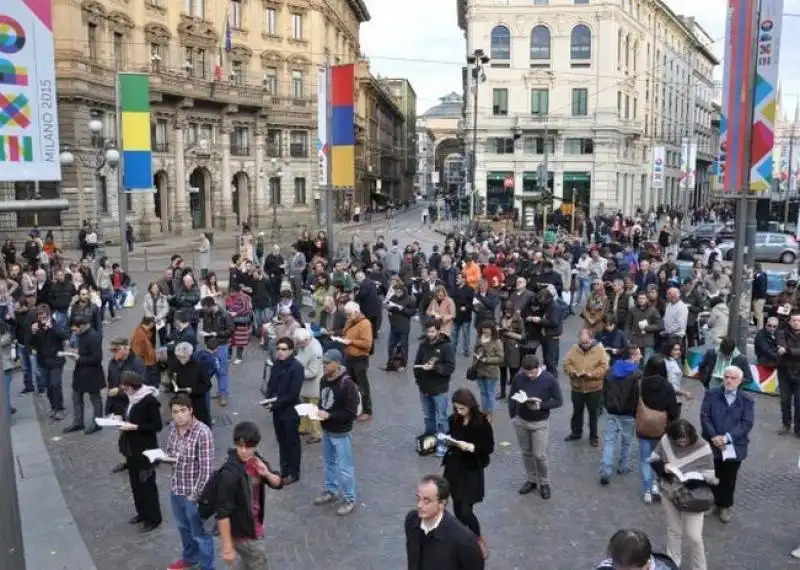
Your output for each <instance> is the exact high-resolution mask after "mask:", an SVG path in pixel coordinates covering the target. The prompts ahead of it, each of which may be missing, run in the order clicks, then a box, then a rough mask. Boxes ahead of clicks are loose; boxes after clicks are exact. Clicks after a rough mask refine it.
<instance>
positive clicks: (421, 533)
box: [405, 475, 485, 570]
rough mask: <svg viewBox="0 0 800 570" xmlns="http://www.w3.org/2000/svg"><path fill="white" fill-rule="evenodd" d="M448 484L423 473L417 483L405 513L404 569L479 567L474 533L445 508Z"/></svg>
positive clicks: (475, 569) (480, 556)
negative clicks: (414, 501)
mask: <svg viewBox="0 0 800 570" xmlns="http://www.w3.org/2000/svg"><path fill="white" fill-rule="evenodd" d="M449 498H450V485H449V484H448V483H447V480H446V479H445V478H444V477H442V476H440V475H426V476H425V477H423V478H422V481H421V482H420V484H419V485H417V508H416V510H413V511H411V512H409V513H408V515H406V521H405V534H406V555H407V557H408V570H483V568H484V565H485V562H484V557H483V554H482V553H481V548H480V546H479V545H478V541H477V539H476V537H475V533H473V532H472V531H471V530H469V529H468V528H467V527H465V526H464V525H463V524H461V523H460V522H459V521H458V519H456V517H455V516H453V515H451V514H450V513H449V512H447V508H446V507H447V501H448V499H449Z"/></svg>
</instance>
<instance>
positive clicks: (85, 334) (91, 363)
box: [64, 317, 106, 435]
mask: <svg viewBox="0 0 800 570" xmlns="http://www.w3.org/2000/svg"><path fill="white" fill-rule="evenodd" d="M72 330H73V332H75V335H76V337H77V339H78V353H77V354H75V353H71V352H68V353H66V354H69V355H70V357H72V358H75V370H74V372H73V373H72V408H73V411H72V425H71V426H68V427H66V428H64V433H73V432H76V431H80V430H84V429H85V433H86V434H87V435H89V434H93V433H96V432H98V431H100V426H98V425H97V423H96V422H95V420H96V419H97V418H101V417H103V398H102V397H101V396H100V390H102V389H103V388H105V387H106V378H105V374H103V340H102V338H101V337H100V333H98V332H97V331H95V330H94V329H92V326H91V325H90V324H89V321H87V320H86V319H84V318H82V317H76V318H74V319H73V320H72ZM84 394H89V401H90V402H91V403H92V422H91V424H89V426H88V427H85V424H84V411H83V395H84Z"/></svg>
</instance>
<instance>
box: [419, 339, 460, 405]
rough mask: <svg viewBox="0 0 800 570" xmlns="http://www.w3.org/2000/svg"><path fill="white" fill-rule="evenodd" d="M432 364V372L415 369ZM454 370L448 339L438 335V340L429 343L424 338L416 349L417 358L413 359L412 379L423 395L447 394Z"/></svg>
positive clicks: (453, 355) (452, 352) (453, 352)
mask: <svg viewBox="0 0 800 570" xmlns="http://www.w3.org/2000/svg"><path fill="white" fill-rule="evenodd" d="M428 363H432V364H433V369H432V370H424V369H422V368H417V366H419V365H423V364H428ZM455 369H456V357H455V350H454V349H453V343H452V342H450V337H448V336H447V335H444V334H443V335H439V338H438V339H436V340H435V341H434V342H431V341H430V340H428V339H427V337H424V338H423V339H422V340H421V341H420V343H419V348H417V356H416V358H415V359H414V378H415V379H416V381H417V387H418V388H419V391H420V392H422V393H423V394H427V395H430V396H435V395H438V394H447V391H448V388H449V386H450V376H452V374H453V371H454V370H455Z"/></svg>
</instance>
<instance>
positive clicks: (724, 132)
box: [714, 0, 733, 192]
mask: <svg viewBox="0 0 800 570" xmlns="http://www.w3.org/2000/svg"><path fill="white" fill-rule="evenodd" d="M731 1H732V0H729V2H728V13H727V16H726V18H725V51H724V55H723V59H722V61H723V62H724V63H723V65H724V66H725V67H724V68H723V71H722V96H721V99H720V103H721V105H720V119H719V148H718V149H717V160H716V161H715V167H714V175H715V178H716V180H715V184H714V188H715V191H716V192H728V189H727V186H726V185H725V164H726V162H727V156H726V155H727V149H728V98H729V95H730V80H731V76H730V73H729V72H728V64H727V62H728V61H729V60H730V58H731V57H733V54H732V51H733V47H732V46H731V27H732V20H733V7H732V6H731Z"/></svg>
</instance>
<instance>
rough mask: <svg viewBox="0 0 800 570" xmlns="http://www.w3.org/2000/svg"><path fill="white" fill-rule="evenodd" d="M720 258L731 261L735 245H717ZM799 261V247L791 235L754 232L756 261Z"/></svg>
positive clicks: (733, 243) (725, 242)
mask: <svg viewBox="0 0 800 570" xmlns="http://www.w3.org/2000/svg"><path fill="white" fill-rule="evenodd" d="M717 247H719V250H720V251H721V252H722V258H723V259H726V260H728V261H733V256H734V255H735V251H734V250H735V248H736V243H735V242H733V241H728V240H726V241H723V242H722V243H721V244H719V245H718V246H717ZM797 259H800V246H798V244H797V240H796V239H795V238H794V236H793V235H791V234H785V233H781V232H756V261H770V262H780V263H794V262H795V261H796V260H797Z"/></svg>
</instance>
